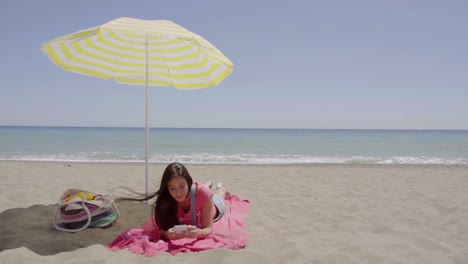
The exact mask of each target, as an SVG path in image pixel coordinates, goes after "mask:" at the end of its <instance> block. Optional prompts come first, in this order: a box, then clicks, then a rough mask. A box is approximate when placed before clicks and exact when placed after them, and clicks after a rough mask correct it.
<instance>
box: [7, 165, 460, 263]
mask: <svg viewBox="0 0 468 264" xmlns="http://www.w3.org/2000/svg"><path fill="white" fill-rule="evenodd" d="M186 165H187V168H188V169H189V171H190V173H191V175H192V177H193V178H194V180H196V181H202V182H204V181H207V180H213V181H222V182H223V183H225V185H226V186H228V188H229V189H230V190H231V191H232V192H233V193H235V194H237V195H238V196H239V197H241V198H242V199H248V200H250V202H251V207H250V213H249V215H248V217H247V220H246V227H247V230H248V232H249V233H250V236H251V237H250V240H249V243H248V245H247V247H246V248H244V249H240V250H227V249H215V250H208V251H203V252H199V253H180V254H177V255H175V256H173V255H171V254H169V253H161V254H158V255H156V256H155V257H145V256H141V255H137V254H134V253H131V252H129V251H128V250H121V251H118V252H113V251H111V250H109V249H107V248H105V247H104V246H103V245H105V244H108V243H110V242H111V241H112V240H113V239H114V238H115V237H117V236H118V234H120V233H121V232H122V231H124V230H126V229H128V228H133V227H139V226H140V225H141V224H142V223H143V222H145V221H146V220H147V219H148V218H149V213H148V212H147V211H146V210H145V207H144V205H143V204H135V203H131V202H119V203H118V206H119V209H120V211H121V218H120V219H119V221H118V223H116V224H115V225H113V226H112V227H110V228H107V229H88V230H85V231H82V232H79V233H75V234H69V233H64V232H59V231H56V230H54V229H53V227H52V218H53V214H54V212H55V208H56V204H57V201H58V198H59V196H60V195H61V194H62V192H63V191H64V190H65V189H67V188H71V187H73V188H80V189H86V190H90V191H94V192H103V191H106V190H108V189H111V188H115V187H119V186H127V187H131V188H134V189H136V190H139V191H142V192H143V191H144V165H143V164H141V163H64V162H17V161H0V180H1V183H2V184H1V186H0V237H1V240H0V263H5V264H7V263H155V261H157V262H158V263H182V262H183V263H340V264H341V263H374V264H375V263H425V264H427V263H468V221H467V219H468V192H467V190H468V167H467V166H436V165H427V166H416V165H404V166H403V165H401V166H400V165H199V164H196V165H195V164H186ZM164 167H165V164H151V165H150V186H151V189H155V188H156V187H157V186H158V184H159V179H160V175H161V174H162V171H163V169H164Z"/></svg>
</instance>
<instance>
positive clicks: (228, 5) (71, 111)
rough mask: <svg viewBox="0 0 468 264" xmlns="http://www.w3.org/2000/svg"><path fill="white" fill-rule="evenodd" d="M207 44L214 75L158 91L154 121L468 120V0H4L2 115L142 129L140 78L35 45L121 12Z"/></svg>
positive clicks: (22, 121) (0, 20)
mask: <svg viewBox="0 0 468 264" xmlns="http://www.w3.org/2000/svg"><path fill="white" fill-rule="evenodd" d="M123 16H126V17H133V18H139V19H150V20H156V19H167V20H171V21H173V22H175V23H177V24H179V25H181V26H183V27H185V28H187V29H188V30H191V31H193V32H195V33H197V34H199V35H201V36H203V37H204V38H205V39H207V40H209V41H210V42H211V43H213V44H214V45H215V46H216V47H217V48H218V49H220V50H221V51H222V52H223V53H224V54H225V55H226V56H227V57H228V58H229V59H230V60H231V61H233V62H234V71H233V73H232V74H231V75H230V76H229V77H228V78H227V79H225V80H224V81H223V82H222V83H221V84H219V85H218V86H216V87H212V88H208V89H202V90H195V91H182V90H177V89H175V88H173V87H152V88H151V90H150V99H149V101H150V126H151V127H220V128H226V127H241V128H351V129H468V33H467V32H468V1H465V0H460V1H454V0H453V1H452V0H446V1H431V0H426V1H406V0H405V1H399V0H388V1H377V0H369V1H333V0H332V1H313V0H308V1H294V0H290V1H274V0H262V1H255V0H236V1H219V0H217V1H216V0H212V1H208V0H197V1H157V0H138V1H137V0H135V1H130V0H126V1H122V0H112V1H110V0H109V1H107V0H99V1H97V0H92V1H91V0H81V1H63V0H54V1H52V0H41V1H33V0H31V1H26V0H16V1H0V32H1V41H0V58H1V59H2V62H3V63H1V64H0V125H24V126H28V125H31V126H36V125H40V126H123V127H126V126H130V127H144V122H145V106H144V97H145V92H144V87H142V86H131V85H123V84H117V83H115V82H114V81H111V80H102V79H98V78H95V77H89V76H83V75H79V74H76V73H72V72H67V71H63V70H62V69H60V68H58V67H56V66H55V65H54V64H53V63H51V62H50V61H49V59H48V58H47V56H46V55H45V54H43V53H42V51H41V50H40V48H41V45H42V44H43V43H44V42H46V41H49V40H51V39H54V38H56V37H60V36H63V35H66V34H69V33H73V32H76V31H79V30H82V29H87V28H91V27H95V26H98V25H102V24H104V23H106V22H108V21H110V20H112V19H116V18H119V17H123Z"/></svg>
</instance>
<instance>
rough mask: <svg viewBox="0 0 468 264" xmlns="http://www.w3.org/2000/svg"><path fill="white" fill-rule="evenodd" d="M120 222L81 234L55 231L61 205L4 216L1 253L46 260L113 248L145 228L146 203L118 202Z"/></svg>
mask: <svg viewBox="0 0 468 264" xmlns="http://www.w3.org/2000/svg"><path fill="white" fill-rule="evenodd" d="M117 207H118V209H119V212H120V218H119V220H118V222H117V223H114V224H113V225H112V226H110V227H107V228H88V229H86V230H83V231H81V232H77V233H67V232H61V231H57V230H55V229H54V227H53V225H52V220H53V217H54V214H55V210H56V208H57V205H33V206H31V207H28V208H14V209H8V210H5V211H3V212H1V213H0V237H1V238H2V239H1V240H0V252H2V251H4V250H8V249H15V248H20V247H26V248H28V249H29V250H31V251H33V252H35V253H36V254H39V255H42V256H48V255H55V254H58V253H61V252H67V251H74V250H77V249H80V248H85V247H88V246H91V245H96V244H101V245H107V244H110V243H111V242H112V241H113V240H114V239H115V238H116V237H117V236H119V235H120V234H121V233H122V232H124V231H125V230H127V229H129V228H136V227H140V226H142V225H143V223H144V222H145V221H147V220H148V219H149V217H150V213H151V212H150V211H151V210H147V209H146V206H145V204H144V203H138V202H131V201H118V202H117Z"/></svg>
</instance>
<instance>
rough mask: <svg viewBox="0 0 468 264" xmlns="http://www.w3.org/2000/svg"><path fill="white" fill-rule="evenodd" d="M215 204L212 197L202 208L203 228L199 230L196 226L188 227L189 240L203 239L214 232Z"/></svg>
mask: <svg viewBox="0 0 468 264" xmlns="http://www.w3.org/2000/svg"><path fill="white" fill-rule="evenodd" d="M213 210H215V209H214V204H213V196H211V197H210V199H208V200H207V201H206V203H205V204H204V205H203V207H202V208H201V224H202V228H197V227H196V226H188V234H187V237H189V238H197V237H199V238H203V237H206V236H208V235H209V234H211V232H212V231H213V215H214V214H215V212H213Z"/></svg>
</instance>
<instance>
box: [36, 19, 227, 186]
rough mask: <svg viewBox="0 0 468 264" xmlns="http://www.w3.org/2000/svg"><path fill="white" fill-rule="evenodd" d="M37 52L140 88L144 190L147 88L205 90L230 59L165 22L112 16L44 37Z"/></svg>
mask: <svg viewBox="0 0 468 264" xmlns="http://www.w3.org/2000/svg"><path fill="white" fill-rule="evenodd" d="M42 51H43V52H44V53H45V54H46V55H47V56H48V57H49V58H50V59H51V60H52V62H53V63H54V64H55V65H57V66H59V67H61V68H62V69H64V70H67V71H72V72H76V73H80V74H84V75H90V76H95V77H99V78H103V79H114V80H115V81H116V82H119V83H125V84H133V85H145V86H146V123H145V127H146V153H145V181H146V186H145V189H146V193H147V194H148V152H149V124H148V86H174V87H176V88H178V89H199V88H207V87H210V86H214V85H217V84H218V83H220V82H221V81H222V80H223V79H224V78H226V77H227V76H228V75H229V74H230V73H231V72H232V70H233V63H232V62H231V61H230V60H229V59H228V58H226V56H224V55H223V54H222V53H221V52H220V51H219V50H218V49H217V48H216V47H215V46H213V45H212V44H211V43H210V42H208V41H207V40H205V39H204V38H202V37H201V36H199V35H197V34H195V33H193V32H190V31H188V30H187V29H185V28H183V27H181V26H179V25H177V24H175V23H173V22H171V21H167V20H141V19H134V18H127V17H123V18H118V19H115V20H112V21H110V22H108V23H106V24H104V25H102V26H98V27H94V28H90V29H85V30H81V31H78V32H75V33H73V34H70V35H66V36H63V37H59V38H56V39H54V40H51V41H48V42H46V43H44V44H43V46H42Z"/></svg>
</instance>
